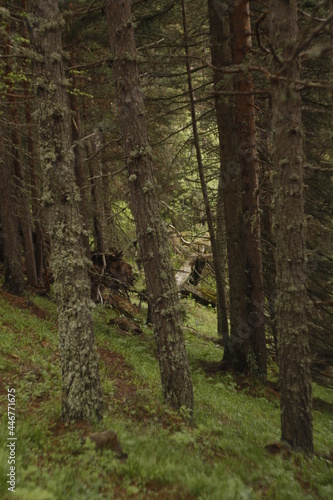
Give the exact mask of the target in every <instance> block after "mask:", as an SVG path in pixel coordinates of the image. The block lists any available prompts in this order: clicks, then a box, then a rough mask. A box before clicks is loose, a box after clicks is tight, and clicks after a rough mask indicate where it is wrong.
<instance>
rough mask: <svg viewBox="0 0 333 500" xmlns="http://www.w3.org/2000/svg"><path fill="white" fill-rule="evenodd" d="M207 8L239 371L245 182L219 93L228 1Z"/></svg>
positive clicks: (227, 360) (244, 353) (243, 348)
mask: <svg viewBox="0 0 333 500" xmlns="http://www.w3.org/2000/svg"><path fill="white" fill-rule="evenodd" d="M208 9H209V24H210V44H211V56H212V63H213V66H214V90H215V105H216V118H217V125H218V132H219V143H220V158H221V171H220V180H219V190H218V203H223V205H224V213H225V226H226V234H227V249H228V271H229V288H230V338H229V345H228V349H227V350H226V349H225V352H224V357H223V364H224V365H225V366H226V367H232V368H234V369H235V370H236V371H240V372H246V371H247V370H248V351H249V335H248V321H247V309H246V300H245V297H246V295H245V287H246V277H245V272H244V269H245V259H244V246H243V245H244V240H243V224H242V195H241V186H242V185H241V166H240V164H239V159H238V148H237V146H238V144H237V124H236V110H235V106H234V103H233V102H232V101H231V99H230V98H229V97H228V98H226V97H225V96H223V94H222V93H220V91H222V90H223V89H224V88H225V86H226V85H228V84H227V83H226V82H225V80H224V77H223V68H225V67H226V66H229V65H231V64H232V57H231V45H230V44H231V40H230V29H229V15H230V12H229V9H228V7H227V6H226V5H225V2H216V1H215V0H208ZM220 68H221V69H220ZM218 230H220V229H218Z"/></svg>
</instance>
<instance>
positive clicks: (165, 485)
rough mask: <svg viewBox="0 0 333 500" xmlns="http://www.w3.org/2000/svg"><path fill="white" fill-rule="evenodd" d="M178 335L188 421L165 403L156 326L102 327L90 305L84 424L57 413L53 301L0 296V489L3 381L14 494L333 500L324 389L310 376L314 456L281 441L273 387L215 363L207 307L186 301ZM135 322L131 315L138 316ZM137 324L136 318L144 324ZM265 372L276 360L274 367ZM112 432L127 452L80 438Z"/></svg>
mask: <svg viewBox="0 0 333 500" xmlns="http://www.w3.org/2000/svg"><path fill="white" fill-rule="evenodd" d="M184 306H185V308H186V311H187V318H186V320H185V329H184V331H185V337H186V345H187V350H188V355H189V359H190V363H191V368H192V376H193V384H194V396H195V412H194V422H193V425H189V424H188V423H187V422H186V420H183V419H182V418H181V416H180V415H179V414H178V413H175V412H173V411H172V410H170V408H168V407H167V406H166V405H164V403H163V401H162V396H161V390H160V378H159V368H158V362H157V356H156V349H155V343H154V338H153V333H152V331H151V329H150V328H149V327H146V326H145V325H143V324H141V328H142V330H143V335H142V336H131V335H130V334H126V333H124V332H121V331H119V330H118V329H117V328H116V327H114V326H112V327H111V326H109V325H108V324H107V323H108V320H109V319H110V318H111V317H112V315H114V312H113V311H111V310H109V309H106V308H102V307H96V308H95V312H94V316H95V331H96V339H97V344H98V348H99V352H100V360H101V378H102V385H103V391H104V397H105V416H104V420H103V422H101V423H96V424H95V425H85V424H82V423H74V422H73V423H69V424H68V425H65V424H64V423H62V422H61V421H60V420H59V415H60V410H61V380H60V360H59V355H58V345H57V344H58V339H57V331H56V309H55V305H54V303H53V302H51V301H50V300H47V299H45V298H41V297H36V298H34V299H33V301H32V300H30V301H29V300H28V299H14V298H11V297H9V296H8V295H3V294H1V295H0V332H1V333H0V336H1V337H0V351H1V356H0V369H1V376H0V390H1V410H2V412H1V414H2V417H1V426H0V437H1V443H3V445H2V446H1V447H0V498H3V499H7V498H11V493H9V492H8V490H7V488H8V484H7V474H8V472H9V470H8V467H9V465H8V450H7V448H6V441H7V437H8V429H7V388H8V387H13V388H15V391H16V393H15V394H16V433H17V434H16V436H17V447H16V464H15V465H16V473H17V474H16V493H15V497H16V498H18V499H20V500H21V499H22V500H28V499H33V500H44V499H45V500H46V499H62V500H63V499H65V500H66V499H72V498H73V499H77V500H81V499H82V500H83V499H87V500H88V499H89V500H93V499H100V498H105V499H109V498H115V499H118V498H138V499H145V498H162V499H164V498H168V499H192V498H200V499H207V500H208V499H217V500H220V499H223V500H228V499H230V500H231V499H257V498H264V499H266V498H268V499H277V500H278V499H307V498H308V499H313V498H314V499H316V498H324V499H325V498H327V499H329V498H332V497H333V469H332V456H333V417H332V408H333V391H332V390H329V389H326V388H323V387H320V386H317V385H316V384H314V387H313V390H314V396H315V402H316V405H315V408H316V409H315V410H314V440H315V450H316V453H315V455H314V456H313V457H312V458H309V457H304V456H303V455H301V454H298V453H291V452H289V451H288V450H284V449H279V448H278V446H277V445H275V447H273V450H275V451H274V453H271V452H269V451H267V449H266V448H265V447H266V446H267V445H269V444H272V443H278V441H279V437H280V417H279V399H278V394H277V393H276V391H274V390H273V389H272V388H270V387H263V386H261V385H260V384H258V383H256V382H255V381H254V380H251V379H246V378H244V377H239V376H235V375H231V374H222V373H221V372H219V371H218V370H216V369H214V367H216V363H217V362H218V361H220V359H221V356H222V350H221V348H219V347H218V345H217V344H216V343H215V342H214V340H216V327H215V312H214V310H212V309H210V308H204V307H201V306H199V305H197V304H195V303H194V302H193V301H191V300H186V301H184ZM139 320H140V318H139ZM142 323H143V321H142ZM271 376H272V378H273V377H276V369H274V367H272V373H271ZM109 428H112V429H114V430H115V431H116V432H117V434H118V437H119V439H120V442H121V444H122V447H123V449H124V451H125V452H126V453H127V454H128V458H127V460H119V459H117V458H116V457H115V456H114V455H113V453H112V451H110V450H105V451H103V452H95V450H94V449H92V448H91V447H89V446H88V447H85V446H83V444H82V437H83V436H84V435H86V434H87V433H89V432H90V431H93V430H103V429H109Z"/></svg>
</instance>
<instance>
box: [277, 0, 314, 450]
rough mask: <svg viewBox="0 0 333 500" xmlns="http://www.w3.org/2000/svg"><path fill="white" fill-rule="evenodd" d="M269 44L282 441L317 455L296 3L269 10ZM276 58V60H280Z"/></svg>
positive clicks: (283, 3) (281, 3)
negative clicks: (273, 64) (273, 67)
mask: <svg viewBox="0 0 333 500" xmlns="http://www.w3.org/2000/svg"><path fill="white" fill-rule="evenodd" d="M269 17H270V39H271V45H272V48H273V50H274V51H275V54H279V56H278V57H279V58H280V61H281V62H280V63H279V64H277V69H278V71H279V75H281V76H282V77H286V80H278V79H276V80H275V81H273V84H272V111H273V121H272V157H273V165H274V171H275V179H274V182H275V197H274V198H275V230H276V268H277V270H276V286H277V301H276V302H277V329H278V348H279V368H280V393H281V424H282V441H285V442H287V443H289V444H290V445H291V446H292V447H293V448H294V449H301V450H304V451H306V452H312V451H313V431H312V398H311V374H310V359H309V339H308V326H307V317H306V310H307V290H306V262H305V217H304V174H303V144H302V117H301V98H300V94H299V91H298V89H297V87H296V86H295V83H293V81H294V80H297V79H299V68H298V61H297V58H295V57H294V58H292V59H291V60H290V59H289V60H288V56H290V54H291V52H292V49H293V47H294V45H295V42H296V40H297V35H298V28H297V2H296V0H288V1H287V0H275V1H274V2H271V4H270V15H269ZM276 57H277V56H276Z"/></svg>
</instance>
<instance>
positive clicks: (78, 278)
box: [29, 0, 102, 421]
mask: <svg viewBox="0 0 333 500" xmlns="http://www.w3.org/2000/svg"><path fill="white" fill-rule="evenodd" d="M31 5H32V12H31V16H30V19H29V22H30V26H31V29H32V38H31V39H32V47H33V50H34V61H33V62H34V74H33V87H34V91H35V96H36V111H35V117H36V121H37V127H38V138H39V143H40V154H41V165H42V168H43V174H44V193H43V198H44V200H45V205H46V209H47V214H48V222H49V232H50V238H51V250H52V271H53V274H54V281H55V283H54V291H55V295H56V298H57V305H58V331H59V340H60V357H61V367H62V417H63V419H65V420H87V421H91V420H94V419H100V418H101V417H102V392H101V386H100V378H99V366H98V357H97V352H96V349H95V346H94V343H95V338H94V330H93V324H92V314H91V300H90V281H89V278H88V272H87V259H86V256H85V251H84V248H83V245H82V230H83V224H82V219H81V216H80V211H79V201H80V194H79V190H78V188H77V186H76V183H75V173H74V154H73V148H72V147H71V125H70V110H69V103H68V99H67V93H66V81H65V78H64V72H63V63H62V56H61V54H62V42H61V34H60V27H61V17H60V14H59V7H58V2H57V1H54V0H33V1H32V2H31Z"/></svg>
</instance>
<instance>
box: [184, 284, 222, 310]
mask: <svg viewBox="0 0 333 500" xmlns="http://www.w3.org/2000/svg"><path fill="white" fill-rule="evenodd" d="M179 293H181V295H183V296H184V297H189V296H192V297H193V298H194V300H196V301H197V302H198V303H199V304H202V305H203V306H212V307H215V306H216V296H215V294H214V293H213V292H210V293H207V292H205V291H204V290H202V289H201V290H200V289H198V288H196V287H195V286H193V285H190V284H189V283H184V284H183V285H181V286H180V287H179Z"/></svg>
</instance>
